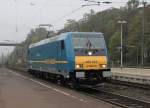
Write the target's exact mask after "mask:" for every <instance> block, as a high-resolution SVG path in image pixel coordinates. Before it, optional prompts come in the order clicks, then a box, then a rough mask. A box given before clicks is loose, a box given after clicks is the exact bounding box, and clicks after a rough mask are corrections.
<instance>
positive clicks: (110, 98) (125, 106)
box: [84, 89, 150, 108]
mask: <svg viewBox="0 0 150 108" xmlns="http://www.w3.org/2000/svg"><path fill="white" fill-rule="evenodd" d="M84 93H85V94H86V95H88V96H91V97H94V98H96V99H98V100H102V101H105V102H108V103H111V104H114V105H117V106H120V107H122V108H150V102H146V101H143V100H138V99H134V98H131V97H127V96H123V95H120V94H114V93H111V92H107V91H102V90H97V89H95V90H94V91H93V90H92V91H87V92H84Z"/></svg>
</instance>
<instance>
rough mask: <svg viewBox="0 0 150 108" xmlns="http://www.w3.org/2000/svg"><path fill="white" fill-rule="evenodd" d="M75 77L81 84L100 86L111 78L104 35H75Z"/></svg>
mask: <svg viewBox="0 0 150 108" xmlns="http://www.w3.org/2000/svg"><path fill="white" fill-rule="evenodd" d="M73 44H74V52H75V75H76V78H77V80H78V82H80V83H84V84H88V85H89V84H92V85H93V84H95V85H96V84H98V83H101V82H105V81H107V79H110V77H111V71H110V69H109V68H108V66H107V63H108V57H107V48H106V45H105V40H104V37H103V34H102V33H84V34H74V36H73Z"/></svg>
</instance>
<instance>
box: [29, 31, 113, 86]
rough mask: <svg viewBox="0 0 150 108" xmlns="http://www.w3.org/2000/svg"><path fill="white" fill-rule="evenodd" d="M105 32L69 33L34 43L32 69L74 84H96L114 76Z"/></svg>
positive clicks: (30, 48)
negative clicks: (109, 63)
mask: <svg viewBox="0 0 150 108" xmlns="http://www.w3.org/2000/svg"><path fill="white" fill-rule="evenodd" d="M107 56H108V55H107V48H106V45H105V40H104V37H103V34H102V33H95V32H68V33H63V34H60V35H58V36H55V37H51V38H48V39H44V40H42V41H40V42H37V43H34V44H31V45H30V46H29V49H28V57H27V59H28V70H29V72H31V73H34V74H36V75H39V76H44V77H46V78H51V79H57V80H59V81H61V82H63V83H64V82H73V83H74V84H88V85H96V84H98V83H101V82H104V81H106V80H107V79H110V77H111V71H110V69H109V68H108V66H107V62H108V59H107Z"/></svg>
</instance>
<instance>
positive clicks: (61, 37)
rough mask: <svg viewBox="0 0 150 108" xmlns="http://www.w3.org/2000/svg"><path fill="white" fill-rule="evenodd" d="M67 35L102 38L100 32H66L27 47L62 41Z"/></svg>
mask: <svg viewBox="0 0 150 108" xmlns="http://www.w3.org/2000/svg"><path fill="white" fill-rule="evenodd" d="M68 34H100V36H103V35H102V33H101V32H67V33H62V34H60V35H57V36H54V37H51V38H47V39H43V40H41V41H39V42H37V43H33V44H31V45H30V46H29V48H33V47H36V46H40V45H43V44H46V43H50V42H54V41H56V40H63V39H65V38H66V37H67V35H68Z"/></svg>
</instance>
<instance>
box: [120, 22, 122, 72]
mask: <svg viewBox="0 0 150 108" xmlns="http://www.w3.org/2000/svg"><path fill="white" fill-rule="evenodd" d="M122 24H123V23H121V40H120V43H121V51H120V53H121V54H120V57H121V58H120V60H121V65H120V67H121V70H122V67H123V48H122V45H123V42H122Z"/></svg>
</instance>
